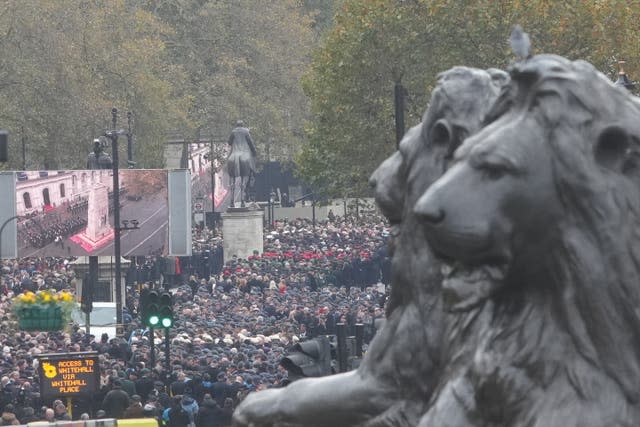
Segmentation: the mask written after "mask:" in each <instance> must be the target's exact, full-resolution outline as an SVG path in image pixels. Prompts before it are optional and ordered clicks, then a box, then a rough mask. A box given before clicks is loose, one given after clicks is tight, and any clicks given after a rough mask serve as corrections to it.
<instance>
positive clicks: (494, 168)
mask: <svg viewBox="0 0 640 427" xmlns="http://www.w3.org/2000/svg"><path fill="white" fill-rule="evenodd" d="M481 170H482V175H483V176H484V177H486V178H488V179H490V180H492V181H495V180H498V179H500V178H502V177H503V176H505V175H506V173H507V169H506V168H503V167H501V166H499V165H483V167H482V168H481Z"/></svg>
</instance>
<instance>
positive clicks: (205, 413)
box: [196, 399, 223, 427]
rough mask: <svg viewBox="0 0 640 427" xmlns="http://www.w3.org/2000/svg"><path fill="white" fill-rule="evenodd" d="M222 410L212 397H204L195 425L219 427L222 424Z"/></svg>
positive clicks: (199, 426)
mask: <svg viewBox="0 0 640 427" xmlns="http://www.w3.org/2000/svg"><path fill="white" fill-rule="evenodd" d="M222 421H223V412H222V408H220V406H218V404H217V403H216V401H215V400H213V399H204V400H203V401H202V406H200V411H199V412H198V417H197V419H196V427H220V426H222Z"/></svg>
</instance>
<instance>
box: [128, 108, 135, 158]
mask: <svg viewBox="0 0 640 427" xmlns="http://www.w3.org/2000/svg"><path fill="white" fill-rule="evenodd" d="M132 118H133V114H131V111H127V126H128V128H129V129H128V132H127V167H128V168H129V169H133V167H134V166H135V164H136V162H135V161H134V160H133V132H132V131H131V119H132Z"/></svg>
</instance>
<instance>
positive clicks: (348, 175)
mask: <svg viewBox="0 0 640 427" xmlns="http://www.w3.org/2000/svg"><path fill="white" fill-rule="evenodd" d="M639 19H640V9H639V8H637V7H634V6H633V5H632V4H630V3H629V2H624V1H621V0H602V1H597V2H593V1H586V0H572V1H567V2H552V1H549V0H526V1H525V0H477V1H473V2H461V1H458V0H438V1H432V0H413V1H409V0H406V1H398V0H345V1H344V2H343V4H342V7H341V8H340V9H339V11H338V13H337V15H336V17H335V25H334V27H333V28H332V29H331V30H330V32H329V33H328V34H327V35H326V37H325V39H324V40H323V45H322V47H321V48H320V49H319V50H317V51H316V52H315V54H314V57H313V62H312V65H311V67H310V71H309V72H308V73H307V75H306V76H305V78H304V81H303V87H304V89H305V92H306V94H307V95H308V96H309V97H310V99H311V111H312V116H311V120H310V122H309V123H308V129H307V132H308V133H307V135H308V141H307V143H306V144H305V145H304V147H303V150H302V152H300V153H299V154H298V155H297V157H296V164H297V166H298V171H299V173H300V175H301V176H302V177H304V178H305V179H306V180H307V181H309V182H310V183H312V184H313V185H314V186H315V187H316V188H320V189H323V190H325V191H326V192H328V193H330V194H335V195H343V194H346V195H352V194H355V195H358V194H363V192H364V191H366V188H367V184H366V182H367V178H368V176H369V175H370V174H371V173H372V172H373V170H374V169H375V168H376V167H377V165H378V164H379V163H380V161H381V160H383V159H384V158H385V157H386V156H387V155H388V154H390V153H391V152H392V151H393V150H395V140H394V138H395V136H394V135H395V134H394V129H395V128H394V109H393V99H394V98H393V87H394V83H395V82H396V81H400V82H401V83H402V84H403V85H404V86H405V87H406V88H407V90H408V93H409V100H408V104H407V106H406V108H407V111H406V113H405V122H406V125H407V127H409V126H412V125H416V124H418V123H419V121H420V116H421V113H422V112H423V111H424V109H425V108H426V106H427V102H428V99H427V98H426V97H427V96H428V94H429V93H430V91H431V89H432V87H433V85H434V83H435V81H436V79H437V74H438V73H439V72H441V71H444V70H446V69H448V68H450V67H452V66H454V65H467V66H473V67H479V68H489V67H496V68H505V67H506V66H507V65H508V64H509V62H510V61H511V60H512V58H513V55H512V54H511V52H510V49H509V46H508V43H507V39H508V36H509V33H510V32H511V29H512V27H513V25H514V24H516V23H519V24H521V25H522V26H523V27H524V29H525V31H527V32H528V33H529V34H530V36H531V40H532V43H533V49H534V52H533V53H541V52H547V53H556V54H559V55H563V56H567V57H569V58H573V59H578V58H581V59H586V60H588V61H590V62H592V63H593V64H594V65H595V66H596V67H598V68H599V69H600V70H602V71H604V72H605V73H608V74H609V75H610V76H611V77H612V78H614V77H615V67H614V66H613V64H614V62H615V60H616V59H618V58H624V59H626V60H627V61H628V70H627V72H628V74H630V75H631V76H632V77H633V76H635V77H638V76H640V67H639V65H640V58H639V57H638V51H637V47H636V46H638V45H639V43H638V42H639V41H640V40H639V38H640V30H639V29H638V26H637V25H635V23H636V22H638V20H639Z"/></svg>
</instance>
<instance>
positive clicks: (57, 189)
mask: <svg viewBox="0 0 640 427" xmlns="http://www.w3.org/2000/svg"><path fill="white" fill-rule="evenodd" d="M16 179H17V181H16V214H17V216H18V217H19V220H18V223H17V231H18V236H17V237H18V257H37V256H54V257H55V256H69V255H75V256H87V255H90V256H99V255H111V254H113V251H114V249H113V247H114V227H115V226H116V224H115V223H114V215H113V209H114V201H113V199H114V189H113V172H112V171H111V170H107V169H101V170H68V171H53V172H52V171H40V172H17V173H16ZM119 181H120V182H119V186H120V189H119V191H120V221H121V224H120V226H121V237H120V242H121V243H120V245H121V254H122V256H128V255H166V254H167V253H168V250H167V249H168V228H167V226H168V222H169V209H168V182H167V171H166V170H161V169H160V170H155V169H152V170H145V169H141V170H135V169H127V170H121V171H120V173H119ZM124 221H126V223H125V222H124ZM134 224H136V227H138V229H134V230H123V229H122V227H125V226H126V227H129V228H132V227H134Z"/></svg>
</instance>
